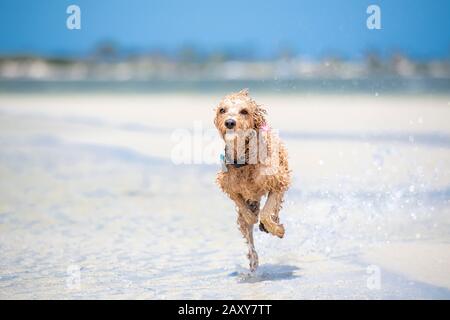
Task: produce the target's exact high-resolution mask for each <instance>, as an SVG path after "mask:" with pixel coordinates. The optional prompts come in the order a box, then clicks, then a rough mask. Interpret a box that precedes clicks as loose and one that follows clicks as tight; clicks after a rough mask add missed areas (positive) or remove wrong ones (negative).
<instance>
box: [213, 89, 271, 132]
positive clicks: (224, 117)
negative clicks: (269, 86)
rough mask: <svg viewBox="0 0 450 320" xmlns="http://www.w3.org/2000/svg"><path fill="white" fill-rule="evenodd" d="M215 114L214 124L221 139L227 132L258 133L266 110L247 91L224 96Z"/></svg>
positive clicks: (263, 121)
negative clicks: (248, 131)
mask: <svg viewBox="0 0 450 320" xmlns="http://www.w3.org/2000/svg"><path fill="white" fill-rule="evenodd" d="M215 112H216V116H215V118H214V124H215V126H216V128H217V130H219V132H220V134H221V135H222V137H224V136H225V134H226V132H227V130H236V131H238V130H255V131H258V130H259V129H260V128H261V127H262V126H263V125H265V121H266V120H265V117H264V115H265V113H266V110H264V109H263V108H262V107H261V106H260V105H258V104H256V102H255V101H254V100H253V99H252V98H251V97H250V96H249V94H248V90H247V89H244V90H241V91H239V92H237V93H232V94H229V95H227V96H225V98H223V99H222V101H220V103H219V105H218V106H217V107H216V109H215Z"/></svg>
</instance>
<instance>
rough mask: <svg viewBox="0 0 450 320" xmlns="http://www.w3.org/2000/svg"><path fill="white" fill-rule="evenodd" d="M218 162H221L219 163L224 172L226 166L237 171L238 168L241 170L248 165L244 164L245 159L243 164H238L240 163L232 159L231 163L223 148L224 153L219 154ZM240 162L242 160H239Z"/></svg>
mask: <svg viewBox="0 0 450 320" xmlns="http://www.w3.org/2000/svg"><path fill="white" fill-rule="evenodd" d="M220 160H221V162H222V168H223V169H224V171H225V172H226V171H227V170H225V169H226V168H227V167H228V166H233V167H235V168H236V169H239V168H242V167H245V166H246V165H248V163H247V162H245V159H244V162H243V163H239V162H242V161H237V159H233V161H231V159H230V158H229V156H228V153H227V148H226V147H225V151H224V154H221V155H220ZM241 160H242V159H241Z"/></svg>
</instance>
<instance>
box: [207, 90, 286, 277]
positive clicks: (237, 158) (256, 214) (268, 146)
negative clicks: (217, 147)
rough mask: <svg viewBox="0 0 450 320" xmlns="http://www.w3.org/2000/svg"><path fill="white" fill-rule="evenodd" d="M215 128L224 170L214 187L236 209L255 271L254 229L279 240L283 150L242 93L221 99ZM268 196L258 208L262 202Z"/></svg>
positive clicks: (258, 107) (259, 108) (256, 107)
mask: <svg viewBox="0 0 450 320" xmlns="http://www.w3.org/2000/svg"><path fill="white" fill-rule="evenodd" d="M215 113H216V115H215V119H214V124H215V126H216V128H217V130H218V131H219V133H220V135H221V137H222V138H223V139H224V141H225V144H226V147H225V152H224V156H223V162H224V164H223V170H222V171H221V172H219V173H218V175H217V183H218V184H219V186H220V188H221V189H222V190H223V192H225V193H226V194H227V195H228V196H229V197H230V199H231V200H233V201H234V202H235V204H236V208H237V213H238V218H237V223H238V226H239V230H240V231H241V232H242V235H243V236H244V238H245V239H246V241H247V244H248V250H249V252H248V258H249V261H250V270H251V271H255V270H256V268H257V267H258V254H257V253H256V250H255V246H254V241H253V225H254V224H255V223H257V222H258V220H259V228H260V230H261V231H264V232H267V233H270V234H272V235H275V236H277V237H280V238H283V236H284V232H285V231H284V226H283V225H282V224H281V223H280V221H279V212H280V210H281V206H282V202H283V196H284V193H285V192H286V190H287V189H288V187H289V184H290V180H291V177H290V170H289V166H288V160H287V151H286V148H285V146H284V145H283V143H282V142H281V140H280V139H279V138H278V136H277V135H276V134H275V132H274V131H275V130H273V129H271V128H270V127H269V125H268V123H267V122H266V110H265V109H264V108H263V107H262V106H261V105H258V104H257V103H256V102H255V101H254V100H253V99H252V98H251V97H250V95H249V93H248V90H246V89H244V90H241V91H239V92H237V93H232V94H229V95H227V96H226V97H225V98H223V99H222V100H221V101H220V103H219V105H218V106H217V107H216V109H215ZM264 196H267V200H266V202H265V204H264V206H263V207H262V208H261V207H260V204H261V199H262V198H263V197H264Z"/></svg>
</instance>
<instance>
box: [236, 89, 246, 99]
mask: <svg viewBox="0 0 450 320" xmlns="http://www.w3.org/2000/svg"><path fill="white" fill-rule="evenodd" d="M238 94H240V95H243V96H246V97H248V88H245V89H242V90H241V91H239V92H238Z"/></svg>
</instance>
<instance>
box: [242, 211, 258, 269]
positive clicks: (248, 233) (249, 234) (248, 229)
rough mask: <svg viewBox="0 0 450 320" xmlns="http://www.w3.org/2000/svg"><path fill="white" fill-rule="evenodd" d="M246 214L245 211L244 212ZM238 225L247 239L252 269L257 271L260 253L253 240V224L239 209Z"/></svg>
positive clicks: (248, 255)
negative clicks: (257, 251)
mask: <svg viewBox="0 0 450 320" xmlns="http://www.w3.org/2000/svg"><path fill="white" fill-rule="evenodd" d="M244 214H245V213H244ZM237 222H238V225H239V230H240V231H241V233H242V235H243V236H244V238H245V240H246V241H247V245H248V254H247V257H248V260H249V262H250V264H249V265H250V271H252V272H253V271H255V270H256V268H258V254H257V253H256V250H255V244H254V242H253V224H250V223H248V222H247V221H246V219H245V218H244V216H243V213H241V212H240V210H238V220H237Z"/></svg>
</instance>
